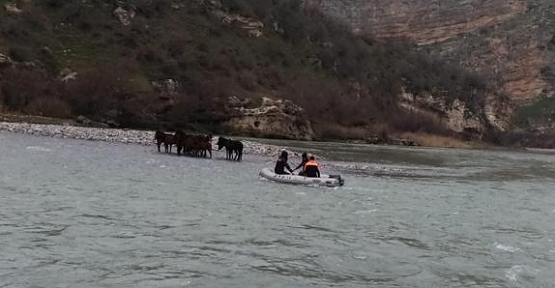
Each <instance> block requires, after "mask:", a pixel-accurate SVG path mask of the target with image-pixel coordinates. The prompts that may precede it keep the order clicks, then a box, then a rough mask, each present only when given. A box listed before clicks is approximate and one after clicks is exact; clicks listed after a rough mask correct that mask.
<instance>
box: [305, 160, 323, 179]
mask: <svg viewBox="0 0 555 288" xmlns="http://www.w3.org/2000/svg"><path fill="white" fill-rule="evenodd" d="M303 174H304V176H305V177H312V178H315V177H320V170H319V169H318V162H316V160H315V159H314V156H310V158H309V159H308V162H306V163H305V164H304V167H303Z"/></svg>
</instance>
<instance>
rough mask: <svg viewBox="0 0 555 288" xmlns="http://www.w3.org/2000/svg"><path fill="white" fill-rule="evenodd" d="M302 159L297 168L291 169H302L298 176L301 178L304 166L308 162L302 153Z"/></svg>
mask: <svg viewBox="0 0 555 288" xmlns="http://www.w3.org/2000/svg"><path fill="white" fill-rule="evenodd" d="M301 158H302V162H301V164H299V166H297V168H295V169H293V171H296V170H299V169H302V170H301V172H299V176H303V175H304V172H303V170H304V164H306V163H307V162H308V155H307V154H306V152H303V155H301Z"/></svg>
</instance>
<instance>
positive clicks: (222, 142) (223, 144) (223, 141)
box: [216, 137, 227, 150]
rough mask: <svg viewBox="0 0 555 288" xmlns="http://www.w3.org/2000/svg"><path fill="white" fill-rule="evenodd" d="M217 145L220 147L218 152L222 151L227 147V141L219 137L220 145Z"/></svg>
mask: <svg viewBox="0 0 555 288" xmlns="http://www.w3.org/2000/svg"><path fill="white" fill-rule="evenodd" d="M216 145H218V150H222V148H224V147H225V146H226V145H227V139H225V138H224V137H219V138H218V143H217V144H216Z"/></svg>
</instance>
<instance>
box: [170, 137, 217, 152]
mask: <svg viewBox="0 0 555 288" xmlns="http://www.w3.org/2000/svg"><path fill="white" fill-rule="evenodd" d="M174 137H175V141H176V146H177V154H179V155H181V152H183V154H186V155H190V156H196V157H207V153H206V152H208V153H209V154H210V157H212V143H211V141H212V135H189V134H186V133H185V132H183V131H177V132H176V133H175V136H174Z"/></svg>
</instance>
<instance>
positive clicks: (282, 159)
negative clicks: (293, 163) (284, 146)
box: [274, 150, 293, 175]
mask: <svg viewBox="0 0 555 288" xmlns="http://www.w3.org/2000/svg"><path fill="white" fill-rule="evenodd" d="M286 168H287V170H289V172H291V173H293V169H291V167H289V164H287V151H285V150H284V151H281V155H280V156H279V158H278V160H277V162H276V167H275V168H274V172H275V173H276V174H282V175H283V174H286V175H289V173H287V172H285V169H286Z"/></svg>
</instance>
